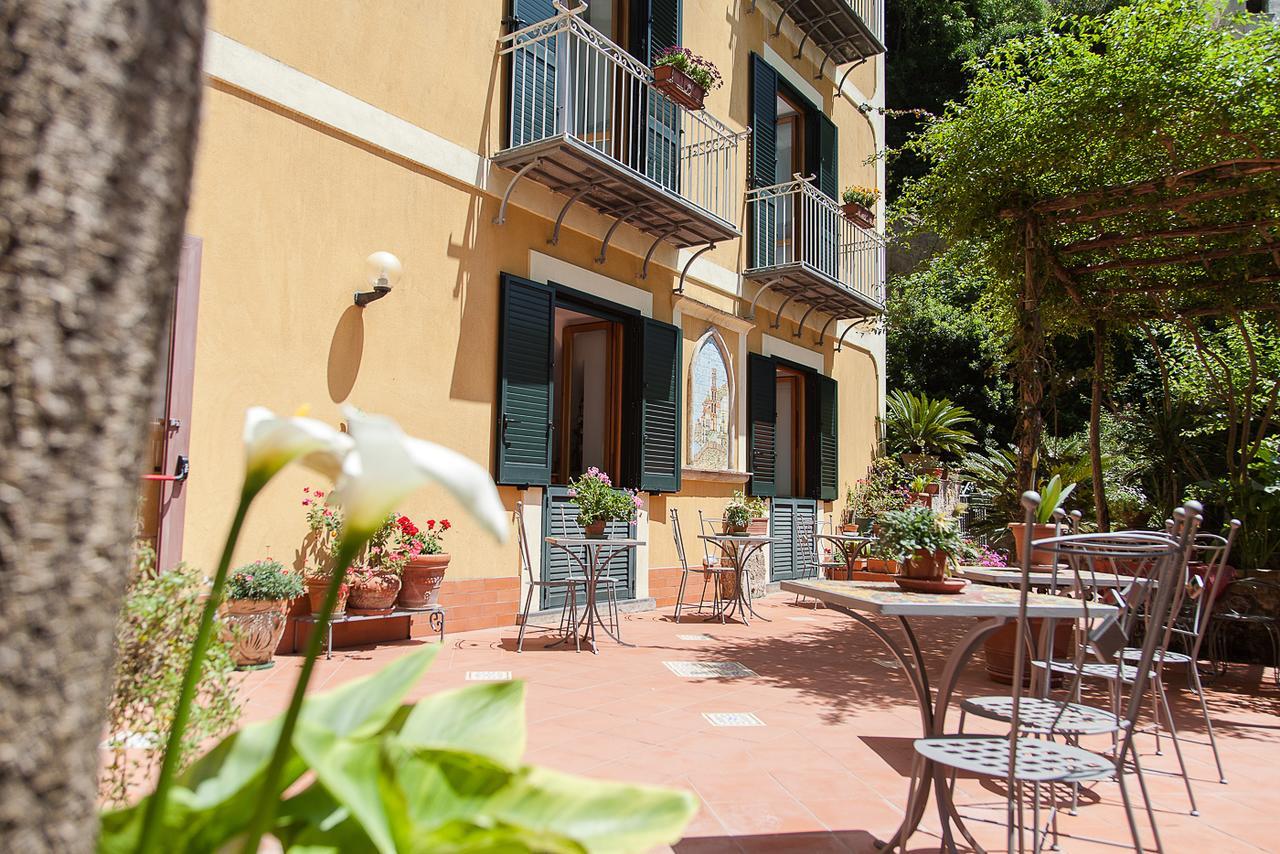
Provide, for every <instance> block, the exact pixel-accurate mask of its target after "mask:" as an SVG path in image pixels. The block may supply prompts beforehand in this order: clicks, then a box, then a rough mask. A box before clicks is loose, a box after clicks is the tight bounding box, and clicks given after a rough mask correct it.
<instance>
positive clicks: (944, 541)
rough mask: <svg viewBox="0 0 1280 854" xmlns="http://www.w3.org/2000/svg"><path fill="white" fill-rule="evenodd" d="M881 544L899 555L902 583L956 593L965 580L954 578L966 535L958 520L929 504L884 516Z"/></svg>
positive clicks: (921, 589) (911, 587)
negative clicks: (952, 570)
mask: <svg viewBox="0 0 1280 854" xmlns="http://www.w3.org/2000/svg"><path fill="white" fill-rule="evenodd" d="M880 544H881V546H882V547H883V548H885V549H886V550H890V551H892V552H893V553H894V554H896V555H898V557H899V559H900V560H901V561H902V571H901V572H900V573H899V575H898V577H897V578H896V579H895V581H897V583H898V585H899V586H900V587H903V588H904V589H907V590H914V591H917V592H922V593H956V592H959V591H960V590H962V589H963V588H964V585H965V582H964V581H963V580H959V579H953V578H950V577H949V576H950V564H951V561H952V560H953V559H954V558H955V557H956V556H958V555H959V554H960V553H961V549H962V547H963V539H962V537H961V536H960V532H959V531H958V530H957V529H956V526H955V524H954V522H953V521H952V520H951V519H950V518H948V517H945V516H942V515H940V514H937V513H934V512H933V511H932V510H931V509H929V508H928V507H920V506H912V507H907V508H905V509H903V510H894V511H891V512H889V513H885V514H884V515H883V516H881V517H880Z"/></svg>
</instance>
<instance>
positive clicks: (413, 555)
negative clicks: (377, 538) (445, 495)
mask: <svg viewBox="0 0 1280 854" xmlns="http://www.w3.org/2000/svg"><path fill="white" fill-rule="evenodd" d="M396 525H397V526H398V528H399V530H400V543H401V547H402V548H404V549H406V550H407V551H408V559H407V560H406V561H405V565H404V571H403V572H402V573H401V574H400V580H401V583H402V586H401V587H400V597H399V598H398V599H397V600H396V605H397V606H399V607H401V608H404V609H405V610H408V611H422V610H425V609H427V608H430V607H431V606H432V605H435V604H437V603H438V602H439V601H440V586H441V585H442V584H444V574H445V571H446V570H448V569H449V559H450V555H449V553H448V552H446V551H445V550H444V545H443V540H444V534H445V531H448V530H449V529H450V528H451V527H453V526H452V525H451V524H449V520H448V519H441V520H440V521H439V522H436V520H435V519H428V520H427V523H426V529H425V530H423V529H422V528H419V527H418V526H417V525H415V524H414V523H413V521H412V520H411V519H410V518H409V517H408V516H401V517H399V518H398V519H396Z"/></svg>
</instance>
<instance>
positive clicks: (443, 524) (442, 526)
mask: <svg viewBox="0 0 1280 854" xmlns="http://www.w3.org/2000/svg"><path fill="white" fill-rule="evenodd" d="M452 527H453V526H452V525H450V524H449V520H448V519H441V520H440V529H441V530H443V531H447V530H449V529H450V528H452Z"/></svg>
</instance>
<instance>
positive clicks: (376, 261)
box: [355, 252, 403, 308]
mask: <svg viewBox="0 0 1280 854" xmlns="http://www.w3.org/2000/svg"><path fill="white" fill-rule="evenodd" d="M364 263H365V269H366V275H365V279H366V280H367V281H368V282H369V284H370V286H372V288H373V290H371V291H356V295H355V301H356V305H358V306H360V307H361V308H364V307H365V306H366V305H368V304H369V303H371V302H373V301H374V300H380V299H382V298H383V297H385V296H386V295H387V294H389V293H391V289H392V288H393V287H395V284H396V282H398V281H400V273H401V270H402V269H403V268H402V267H401V266H400V259H399V258H397V257H396V256H394V255H392V254H391V253H390V252H375V253H373V254H372V255H370V256H369V257H368V258H366V259H364Z"/></svg>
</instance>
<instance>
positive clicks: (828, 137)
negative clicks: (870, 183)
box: [817, 113, 840, 199]
mask: <svg viewBox="0 0 1280 854" xmlns="http://www.w3.org/2000/svg"><path fill="white" fill-rule="evenodd" d="M817 115H818V168H817V174H818V189H819V190H821V191H822V192H824V193H826V195H827V197H828V198H830V199H835V198H836V196H837V194H839V192H840V190H839V184H840V146H839V137H838V135H837V131H836V124H835V122H833V121H831V119H829V118H827V116H826V114H825V113H818V114H817Z"/></svg>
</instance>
